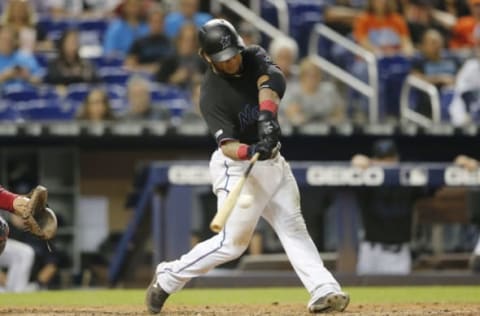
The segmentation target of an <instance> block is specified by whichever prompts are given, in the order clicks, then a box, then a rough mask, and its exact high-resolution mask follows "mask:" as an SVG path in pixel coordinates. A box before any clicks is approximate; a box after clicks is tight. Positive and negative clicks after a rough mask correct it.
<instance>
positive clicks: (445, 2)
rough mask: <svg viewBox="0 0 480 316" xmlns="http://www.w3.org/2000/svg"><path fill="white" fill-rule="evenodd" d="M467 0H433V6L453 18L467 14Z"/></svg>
mask: <svg viewBox="0 0 480 316" xmlns="http://www.w3.org/2000/svg"><path fill="white" fill-rule="evenodd" d="M467 2H468V0H434V1H433V3H434V7H435V8H436V9H437V10H439V11H443V12H445V13H448V14H450V15H452V16H453V17H455V18H459V17H462V16H466V15H469V14H470V12H469V9H468V4H467Z"/></svg>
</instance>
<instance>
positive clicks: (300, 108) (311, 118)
mask: <svg viewBox="0 0 480 316" xmlns="http://www.w3.org/2000/svg"><path fill="white" fill-rule="evenodd" d="M299 79H300V80H299V81H300V82H299V84H295V85H294V86H293V87H292V88H291V90H290V93H289V95H288V96H287V98H286V99H285V98H284V99H283V104H284V105H285V115H286V118H287V120H288V121H289V122H290V123H291V124H292V125H294V126H299V125H302V124H305V123H310V122H325V123H338V122H341V121H342V120H344V118H345V107H344V102H343V101H342V98H341V96H340V93H339V92H338V91H337V87H336V86H335V84H334V83H332V82H329V81H326V80H322V73H321V70H320V68H319V67H318V66H317V65H316V64H315V63H314V62H313V61H312V60H311V59H309V58H305V59H304V60H302V61H301V63H300V74H299Z"/></svg>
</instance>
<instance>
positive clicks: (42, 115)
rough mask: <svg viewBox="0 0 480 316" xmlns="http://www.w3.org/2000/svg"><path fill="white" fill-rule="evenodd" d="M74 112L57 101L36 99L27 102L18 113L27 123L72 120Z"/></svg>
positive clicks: (72, 108) (66, 105)
mask: <svg viewBox="0 0 480 316" xmlns="http://www.w3.org/2000/svg"><path fill="white" fill-rule="evenodd" d="M75 110H76V109H75V108H74V107H73V106H70V105H69V104H67V103H62V102H60V101H59V100H48V99H36V100H32V101H29V102H27V103H26V106H25V107H23V108H22V109H21V110H20V111H19V112H20V115H21V116H22V118H24V119H25V120H28V121H59V120H61V121H65V120H72V119H73V118H74V116H75Z"/></svg>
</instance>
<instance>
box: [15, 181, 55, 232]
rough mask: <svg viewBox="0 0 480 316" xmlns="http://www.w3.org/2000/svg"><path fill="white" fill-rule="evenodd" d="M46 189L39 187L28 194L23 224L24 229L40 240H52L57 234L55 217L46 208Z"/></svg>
mask: <svg viewBox="0 0 480 316" xmlns="http://www.w3.org/2000/svg"><path fill="white" fill-rule="evenodd" d="M47 196H48V194H47V188H45V187H43V186H41V185H39V186H37V187H36V188H35V189H34V190H33V191H32V193H31V194H30V196H29V197H30V201H29V202H28V203H27V207H26V210H25V213H24V214H23V216H22V217H23V222H24V225H25V226H26V229H27V230H28V231H30V233H32V234H33V235H35V236H37V237H38V238H40V239H45V240H49V239H52V238H53V237H54V236H55V234H56V232H57V225H58V224H57V216H55V213H54V212H53V211H52V210H51V209H50V208H48V207H47Z"/></svg>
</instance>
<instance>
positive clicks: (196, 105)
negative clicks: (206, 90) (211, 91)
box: [182, 78, 204, 124]
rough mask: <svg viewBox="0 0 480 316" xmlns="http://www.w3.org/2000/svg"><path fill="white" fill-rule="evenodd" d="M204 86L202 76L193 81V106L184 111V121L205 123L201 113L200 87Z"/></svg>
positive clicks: (191, 97) (191, 94)
mask: <svg viewBox="0 0 480 316" xmlns="http://www.w3.org/2000/svg"><path fill="white" fill-rule="evenodd" d="M201 86H202V81H201V78H197V79H196V80H194V81H193V83H192V86H191V88H190V103H191V107H189V108H188V109H186V110H184V111H183V112H182V121H184V122H188V123H198V124H204V120H203V118H202V114H201V113H200V89H201Z"/></svg>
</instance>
